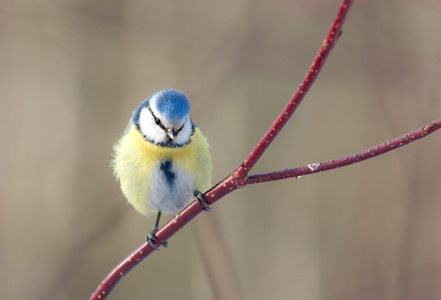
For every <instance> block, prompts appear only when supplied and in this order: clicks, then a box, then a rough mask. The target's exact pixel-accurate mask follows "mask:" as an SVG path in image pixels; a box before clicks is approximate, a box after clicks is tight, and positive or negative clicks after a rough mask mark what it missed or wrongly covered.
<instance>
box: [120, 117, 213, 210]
mask: <svg viewBox="0 0 441 300" xmlns="http://www.w3.org/2000/svg"><path fill="white" fill-rule="evenodd" d="M208 148H209V146H208V142H207V140H206V138H205V137H204V136H203V135H202V132H201V131H200V130H199V128H197V127H195V128H194V132H193V135H192V136H191V138H190V142H189V143H188V144H187V145H185V146H183V147H175V148H171V147H163V146H159V145H155V144H153V143H151V142H149V141H147V140H146V139H145V138H144V136H143V135H142V134H141V133H140V132H139V131H138V129H137V128H136V126H135V125H134V124H131V125H130V126H129V128H128V130H127V132H126V133H125V134H124V135H123V136H122V137H121V139H120V140H119V141H118V142H117V143H116V144H115V146H114V159H113V161H112V166H113V168H114V174H115V176H116V178H117V179H118V180H119V181H120V184H121V190H122V191H123V193H124V195H125V196H126V198H127V201H128V202H129V203H130V204H131V205H133V207H134V208H135V209H136V210H137V211H138V212H140V213H142V214H144V215H147V214H149V213H151V212H157V211H158V207H159V206H160V207H165V208H164V209H165V211H163V212H164V213H167V212H168V213H175V212H178V211H179V210H181V209H182V208H183V207H182V205H183V204H185V205H187V204H189V203H190V202H191V201H192V196H193V193H192V192H193V191H194V190H197V191H200V192H202V193H203V192H205V191H206V190H207V189H208V188H210V185H211V172H212V165H211V157H210V153H209V149H208ZM166 161H169V162H170V163H171V165H172V166H173V172H174V173H173V176H174V177H173V179H174V180H173V184H175V186H168V185H167V180H166V179H164V178H162V177H164V173H163V171H161V165H162V166H163V165H164V162H166ZM161 172H162V173H161ZM161 178H162V179H161ZM184 185H189V186H188V188H187V187H185V186H184ZM188 191H191V193H189V192H188ZM187 194H189V195H187ZM182 197H184V199H180V198H182ZM170 198H175V199H170ZM178 198H179V199H178ZM187 198H188V199H187ZM178 200H179V201H178ZM167 201H168V202H167ZM165 202H167V203H165ZM182 202H185V203H182Z"/></svg>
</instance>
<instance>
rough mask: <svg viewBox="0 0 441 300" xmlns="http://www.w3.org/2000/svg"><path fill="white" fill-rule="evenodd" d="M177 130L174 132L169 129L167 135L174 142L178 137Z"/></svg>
mask: <svg viewBox="0 0 441 300" xmlns="http://www.w3.org/2000/svg"><path fill="white" fill-rule="evenodd" d="M176 134H177V133H176V130H174V129H168V130H167V135H168V136H169V137H170V138H171V139H172V140H174V139H175V137H176Z"/></svg>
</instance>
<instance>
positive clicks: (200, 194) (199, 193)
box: [194, 191, 211, 211]
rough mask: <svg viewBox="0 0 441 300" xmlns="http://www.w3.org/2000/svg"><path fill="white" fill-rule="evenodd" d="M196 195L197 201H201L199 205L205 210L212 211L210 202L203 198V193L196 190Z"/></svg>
mask: <svg viewBox="0 0 441 300" xmlns="http://www.w3.org/2000/svg"><path fill="white" fill-rule="evenodd" d="M194 196H195V197H196V201H197V202H198V203H199V206H200V207H202V209H203V210H205V211H210V209H211V207H210V205H208V203H207V202H206V201H205V200H204V198H202V193H201V192H199V191H194Z"/></svg>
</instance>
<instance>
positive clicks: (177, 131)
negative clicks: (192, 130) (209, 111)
mask: <svg viewBox="0 0 441 300" xmlns="http://www.w3.org/2000/svg"><path fill="white" fill-rule="evenodd" d="M184 126H185V123H184V125H182V126H181V128H179V129H178V130H176V133H179V131H181V130H182V128H184Z"/></svg>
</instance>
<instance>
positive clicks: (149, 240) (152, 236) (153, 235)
mask: <svg viewBox="0 0 441 300" xmlns="http://www.w3.org/2000/svg"><path fill="white" fill-rule="evenodd" d="M145 240H146V242H147V243H148V244H149V245H150V246H151V247H152V248H153V249H155V250H159V247H158V246H156V243H158V239H157V238H156V231H155V230H152V231H150V233H149V234H148V235H147V236H146V237H145ZM161 245H162V246H163V247H164V248H167V246H168V243H167V242H165V241H162V242H161Z"/></svg>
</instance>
